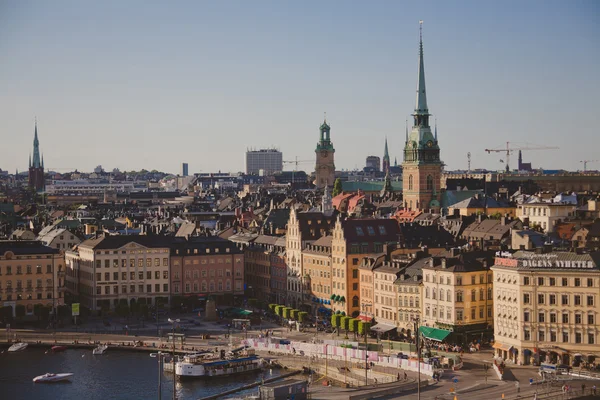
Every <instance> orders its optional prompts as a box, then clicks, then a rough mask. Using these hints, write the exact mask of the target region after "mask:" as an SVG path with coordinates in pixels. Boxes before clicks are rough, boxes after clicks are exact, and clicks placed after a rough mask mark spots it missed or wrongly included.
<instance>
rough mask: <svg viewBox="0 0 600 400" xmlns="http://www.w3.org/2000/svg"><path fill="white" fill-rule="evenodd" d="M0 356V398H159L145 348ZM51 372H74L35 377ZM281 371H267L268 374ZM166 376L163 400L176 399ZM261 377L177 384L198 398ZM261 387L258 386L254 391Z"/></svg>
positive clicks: (183, 394) (185, 397)
mask: <svg viewBox="0 0 600 400" xmlns="http://www.w3.org/2000/svg"><path fill="white" fill-rule="evenodd" d="M2 350H4V352H3V353H2V354H0V399H10V400H21V399H23V400H33V399H36V400H46V399H48V400H50V399H52V400H54V399H60V400H109V399H132V400H133V399H157V398H158V362H157V360H156V359H155V358H151V357H150V356H149V353H146V352H131V351H118V350H113V349H110V348H109V349H108V351H107V352H106V353H105V354H104V355H102V356H93V355H92V350H75V349H73V350H67V351H64V352H62V353H55V354H53V353H50V352H49V353H48V354H46V349H42V348H27V349H25V350H24V351H21V352H17V353H8V352H6V348H3V349H2ZM46 372H54V373H61V372H72V373H74V374H75V375H74V376H73V377H72V378H71V381H70V382H64V383H55V384H40V383H33V382H32V379H33V378H34V377H36V376H38V375H42V374H45V373H46ZM271 374H274V375H275V374H278V371H267V372H266V373H265V377H269V376H272V375H271ZM161 376H162V398H163V399H165V400H166V399H171V398H172V396H173V395H172V393H173V379H172V375H171V374H169V373H166V374H161ZM258 379H260V373H258V372H257V373H256V374H247V375H238V376H235V377H233V378H219V379H210V380H202V379H199V380H192V381H184V382H177V395H178V399H180V400H189V399H198V398H200V397H203V396H208V395H211V394H217V393H221V392H223V391H225V390H229V389H233V388H236V387H239V386H242V385H244V384H247V383H251V382H255V381H256V380H258ZM253 390H255V391H256V390H257V389H253Z"/></svg>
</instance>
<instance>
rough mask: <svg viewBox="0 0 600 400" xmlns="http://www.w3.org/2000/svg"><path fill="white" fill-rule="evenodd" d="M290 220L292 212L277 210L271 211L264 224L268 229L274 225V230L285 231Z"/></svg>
mask: <svg viewBox="0 0 600 400" xmlns="http://www.w3.org/2000/svg"><path fill="white" fill-rule="evenodd" d="M289 219H290V210H286V209H284V208H282V209H279V208H276V209H273V210H271V211H269V214H268V216H267V219H265V222H264V223H263V227H264V228H265V229H268V228H270V225H271V224H273V228H275V229H278V228H280V229H285V227H286V225H287V223H288V220H289Z"/></svg>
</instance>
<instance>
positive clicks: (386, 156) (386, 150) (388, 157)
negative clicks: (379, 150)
mask: <svg viewBox="0 0 600 400" xmlns="http://www.w3.org/2000/svg"><path fill="white" fill-rule="evenodd" d="M386 158H387V159H388V160H389V159H390V153H389V152H388V144H387V136H386V137H385V150H384V151H383V159H384V160H385V159H386Z"/></svg>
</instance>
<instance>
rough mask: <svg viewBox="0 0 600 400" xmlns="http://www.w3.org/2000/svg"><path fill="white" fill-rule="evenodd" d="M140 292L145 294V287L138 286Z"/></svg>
mask: <svg viewBox="0 0 600 400" xmlns="http://www.w3.org/2000/svg"><path fill="white" fill-rule="evenodd" d="M138 292H140V293H144V285H138Z"/></svg>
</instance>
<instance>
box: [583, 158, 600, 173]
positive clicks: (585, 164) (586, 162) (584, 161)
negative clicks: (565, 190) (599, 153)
mask: <svg viewBox="0 0 600 400" xmlns="http://www.w3.org/2000/svg"><path fill="white" fill-rule="evenodd" d="M599 161H600V160H581V161H579V162H580V163H583V172H585V171H587V165H588V163H593V162H599Z"/></svg>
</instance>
